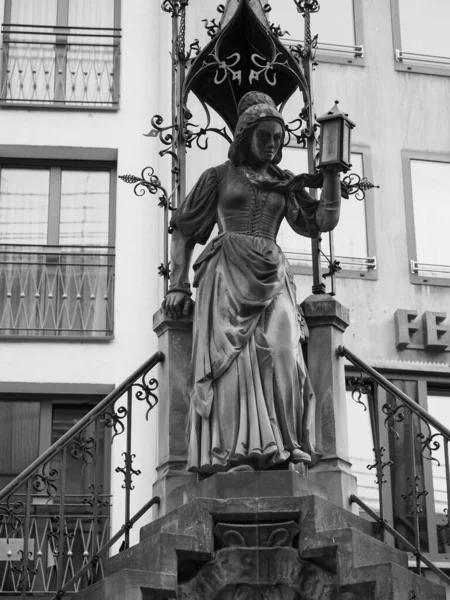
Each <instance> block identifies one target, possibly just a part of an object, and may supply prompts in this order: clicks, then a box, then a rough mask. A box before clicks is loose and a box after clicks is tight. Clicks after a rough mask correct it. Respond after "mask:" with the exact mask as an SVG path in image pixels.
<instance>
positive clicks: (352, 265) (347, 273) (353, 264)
mask: <svg viewBox="0 0 450 600" xmlns="http://www.w3.org/2000/svg"><path fill="white" fill-rule="evenodd" d="M284 254H285V255H286V258H287V259H288V260H289V263H290V265H291V267H292V270H293V271H294V273H298V274H300V275H304V274H309V273H311V272H312V256H311V254H310V253H306V252H289V251H285V252H284ZM335 260H336V261H337V262H338V263H339V266H340V267H341V271H338V272H337V273H336V275H337V276H338V277H350V278H356V279H360V278H365V279H377V273H376V271H377V259H376V257H375V256H364V257H357V256H335ZM322 269H323V271H324V272H326V271H327V269H328V265H327V263H326V260H325V258H323V259H322Z"/></svg>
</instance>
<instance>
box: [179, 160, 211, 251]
mask: <svg viewBox="0 0 450 600" xmlns="http://www.w3.org/2000/svg"><path fill="white" fill-rule="evenodd" d="M217 188H218V180H217V171H216V169H215V168H211V169H207V170H206V171H205V172H204V173H203V174H202V175H201V176H200V179H199V180H198V181H197V183H196V184H195V186H194V187H193V188H192V190H191V192H190V193H189V194H188V196H187V197H186V200H185V201H184V202H183V204H182V205H181V206H180V208H178V209H177V210H176V212H175V214H174V216H173V217H172V220H171V222H170V225H171V227H173V228H174V229H178V230H179V231H181V232H182V233H183V234H184V235H185V236H186V237H187V238H189V239H192V240H194V241H195V243H196V244H206V242H207V241H208V238H209V236H210V235H211V232H212V230H213V227H214V225H215V223H216V214H217Z"/></svg>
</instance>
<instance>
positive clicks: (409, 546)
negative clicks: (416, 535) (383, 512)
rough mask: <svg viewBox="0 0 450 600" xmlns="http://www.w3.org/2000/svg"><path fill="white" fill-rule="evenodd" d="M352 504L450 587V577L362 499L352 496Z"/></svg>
mask: <svg viewBox="0 0 450 600" xmlns="http://www.w3.org/2000/svg"><path fill="white" fill-rule="evenodd" d="M350 502H351V503H352V504H353V503H354V504H358V506H360V507H361V508H362V509H363V510H364V511H365V512H366V513H367V514H368V515H369V516H371V517H372V519H374V521H376V522H377V523H378V525H379V526H380V527H382V528H383V529H385V530H386V531H387V532H388V533H390V534H391V535H392V536H394V537H395V539H396V540H398V541H399V542H401V543H402V544H404V546H405V548H407V549H408V552H411V553H412V554H414V556H415V557H416V558H419V559H420V561H421V562H423V564H424V565H426V566H427V567H428V568H429V569H430V571H433V573H436V575H437V576H438V577H439V578H440V579H442V581H444V582H445V583H446V584H447V585H450V577H449V576H448V575H446V574H445V573H444V571H442V570H441V569H439V567H436V565H435V564H434V563H433V562H432V561H431V560H430V559H429V558H427V557H426V556H425V555H424V554H422V552H419V551H418V550H417V548H416V547H415V546H414V544H411V542H409V541H408V540H407V539H406V538H405V537H404V536H403V535H402V534H401V533H399V532H398V531H397V530H396V529H395V528H394V527H392V526H391V525H389V523H388V522H387V521H386V520H385V519H381V518H380V517H379V516H378V515H377V513H376V512H374V511H373V510H372V509H371V508H370V507H369V506H367V504H366V503H365V502H363V501H362V500H361V499H360V498H358V496H355V494H352V495H351V496H350Z"/></svg>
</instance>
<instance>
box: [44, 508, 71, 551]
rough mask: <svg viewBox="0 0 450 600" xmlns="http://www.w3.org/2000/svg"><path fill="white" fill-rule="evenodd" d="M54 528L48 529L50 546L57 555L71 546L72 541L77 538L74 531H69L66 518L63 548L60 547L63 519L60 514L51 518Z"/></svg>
mask: <svg viewBox="0 0 450 600" xmlns="http://www.w3.org/2000/svg"><path fill="white" fill-rule="evenodd" d="M51 523H52V528H51V529H50V530H49V531H48V533H47V537H48V540H49V544H50V547H51V549H52V552H53V555H54V556H55V557H56V556H58V555H59V553H60V552H63V553H64V550H65V549H68V548H69V547H70V543H69V542H70V541H71V540H73V539H74V538H75V534H74V533H69V531H68V529H67V522H66V520H65V519H64V522H63V539H62V548H60V547H59V539H60V533H61V521H60V518H59V517H58V516H54V517H52V518H51Z"/></svg>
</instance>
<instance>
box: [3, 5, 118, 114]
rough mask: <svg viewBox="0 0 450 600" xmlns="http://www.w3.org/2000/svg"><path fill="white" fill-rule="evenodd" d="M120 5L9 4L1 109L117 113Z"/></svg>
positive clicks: (6, 22) (5, 18) (7, 8)
mask: <svg viewBox="0 0 450 600" xmlns="http://www.w3.org/2000/svg"><path fill="white" fill-rule="evenodd" d="M119 8H120V5H119V0H96V1H95V2H93V1H92V0H33V2H31V3H30V2H29V0H6V3H5V16H4V23H3V27H2V33H3V48H2V53H3V65H4V69H3V73H2V81H1V94H0V101H1V102H2V104H3V105H4V106H5V105H10V104H13V105H15V104H27V105H39V106H40V107H42V106H59V107H77V108H82V107H88V108H90V109H92V108H102V109H104V108H118V103H119V55H120V47H119V42H120V29H119V23H120V15H119Z"/></svg>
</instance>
